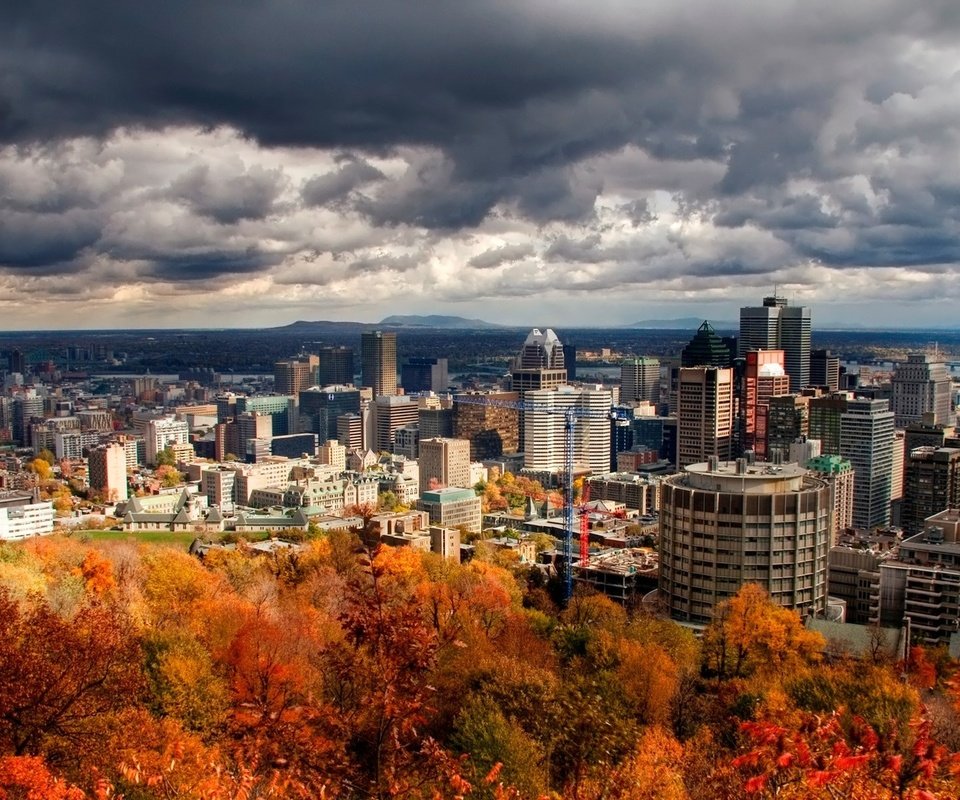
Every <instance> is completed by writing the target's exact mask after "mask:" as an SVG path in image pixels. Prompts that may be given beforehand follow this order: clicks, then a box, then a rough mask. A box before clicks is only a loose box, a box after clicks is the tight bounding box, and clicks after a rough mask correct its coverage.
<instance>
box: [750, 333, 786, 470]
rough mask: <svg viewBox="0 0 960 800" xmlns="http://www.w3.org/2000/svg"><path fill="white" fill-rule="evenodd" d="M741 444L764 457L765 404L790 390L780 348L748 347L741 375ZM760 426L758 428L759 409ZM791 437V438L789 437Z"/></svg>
mask: <svg viewBox="0 0 960 800" xmlns="http://www.w3.org/2000/svg"><path fill="white" fill-rule="evenodd" d="M743 387H744V390H743V399H742V411H741V413H742V414H743V418H744V421H743V428H742V430H743V446H744V449H747V450H753V451H754V452H755V453H756V454H757V457H758V458H765V457H766V449H767V436H766V433H767V431H766V421H767V414H766V406H767V404H768V403H769V401H770V398H771V397H775V396H777V395H781V394H789V389H790V378H789V377H787V375H786V374H784V371H783V350H748V351H747V353H746V358H745V365H744V375H743ZM761 406H762V407H763V413H762V414H761V415H760V419H761V420H762V423H763V428H762V430H760V431H759V432H758V431H757V419H758V413H757V412H758V409H759V408H760V407H761ZM791 441H792V440H791Z"/></svg>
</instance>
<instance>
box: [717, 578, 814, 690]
mask: <svg viewBox="0 0 960 800" xmlns="http://www.w3.org/2000/svg"><path fill="white" fill-rule="evenodd" d="M823 647H824V640H823V637H822V636H820V634H818V633H814V632H811V631H807V630H806V629H805V628H804V627H803V623H802V622H801V620H800V616H799V614H797V612H796V611H792V610H790V609H787V608H783V607H781V606H778V605H777V604H775V603H773V602H772V601H771V600H770V598H769V596H768V595H767V593H766V592H765V591H764V590H763V588H762V587H760V586H759V585H758V584H755V583H748V584H745V585H744V586H743V587H741V589H740V591H739V592H737V594H736V595H734V596H733V597H731V598H730V599H729V600H724V601H723V602H721V603H718V604H717V606H716V608H715V609H714V615H713V620H712V622H711V623H710V626H709V627H708V628H707V630H706V632H705V633H704V639H703V653H704V658H705V660H706V666H707V668H708V669H709V670H710V671H711V672H713V673H715V674H716V675H717V677H718V678H719V679H723V678H727V677H734V678H738V677H741V676H743V675H745V674H747V673H748V672H752V671H754V670H760V671H762V672H767V673H772V674H784V673H785V671H786V670H788V669H790V668H791V667H793V666H795V665H796V664H798V663H803V662H805V661H816V660H818V659H819V658H820V654H821V653H822V651H823Z"/></svg>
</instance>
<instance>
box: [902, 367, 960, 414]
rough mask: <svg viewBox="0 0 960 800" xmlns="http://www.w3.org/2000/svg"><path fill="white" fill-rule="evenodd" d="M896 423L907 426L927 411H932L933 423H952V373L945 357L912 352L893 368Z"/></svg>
mask: <svg viewBox="0 0 960 800" xmlns="http://www.w3.org/2000/svg"><path fill="white" fill-rule="evenodd" d="M893 413H894V415H895V416H896V419H895V420H894V424H895V425H896V426H897V427H898V428H905V427H906V426H907V425H909V424H910V423H911V422H920V421H921V420H922V419H923V415H924V414H925V413H932V414H933V420H932V421H933V423H934V424H939V425H952V424H953V423H954V421H955V420H954V419H953V418H952V416H953V415H952V411H951V408H950V373H949V371H948V370H947V365H946V364H944V363H943V362H942V361H935V360H934V358H933V356H929V355H927V354H926V353H910V354H909V355H908V356H907V360H906V361H901V362H900V363H899V364H897V365H896V367H895V368H894V370H893Z"/></svg>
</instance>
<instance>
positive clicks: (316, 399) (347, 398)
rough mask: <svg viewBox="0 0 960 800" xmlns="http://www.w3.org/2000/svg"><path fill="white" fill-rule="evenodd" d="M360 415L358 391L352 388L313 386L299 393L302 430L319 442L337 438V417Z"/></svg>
mask: <svg viewBox="0 0 960 800" xmlns="http://www.w3.org/2000/svg"><path fill="white" fill-rule="evenodd" d="M359 413H360V390H359V389H356V388H354V387H353V386H343V385H331V386H323V387H319V386H314V387H312V388H310V389H307V390H306V391H303V392H300V420H301V425H302V426H303V428H302V429H303V430H304V431H305V432H309V433H315V434H317V435H318V436H319V437H320V440H321V441H324V442H325V441H327V440H328V439H335V438H337V435H338V434H337V417H340V416H342V415H343V414H359Z"/></svg>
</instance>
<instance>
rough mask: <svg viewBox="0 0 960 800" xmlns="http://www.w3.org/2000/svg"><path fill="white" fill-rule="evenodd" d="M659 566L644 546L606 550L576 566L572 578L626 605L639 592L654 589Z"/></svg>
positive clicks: (652, 552)
mask: <svg viewBox="0 0 960 800" xmlns="http://www.w3.org/2000/svg"><path fill="white" fill-rule="evenodd" d="M659 568H660V563H659V559H658V558H657V553H656V552H655V551H654V550H649V549H647V548H643V547H631V548H624V549H622V550H605V551H603V552H601V553H599V554H597V555H592V556H590V558H588V559H587V561H586V563H585V564H584V563H583V562H581V563H579V564H577V565H576V567H575V568H574V572H573V577H574V580H575V581H576V583H577V584H578V585H580V586H589V587H591V588H592V589H595V590H596V591H598V592H601V593H602V594H605V595H606V596H607V597H609V598H610V599H611V600H616V601H617V602H618V603H624V604H626V603H628V602H630V601H632V600H633V598H634V597H635V596H636V595H637V594H638V593H639V594H641V595H642V594H644V593H646V592H648V591H650V590H651V589H656V588H657V575H658V572H659Z"/></svg>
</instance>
